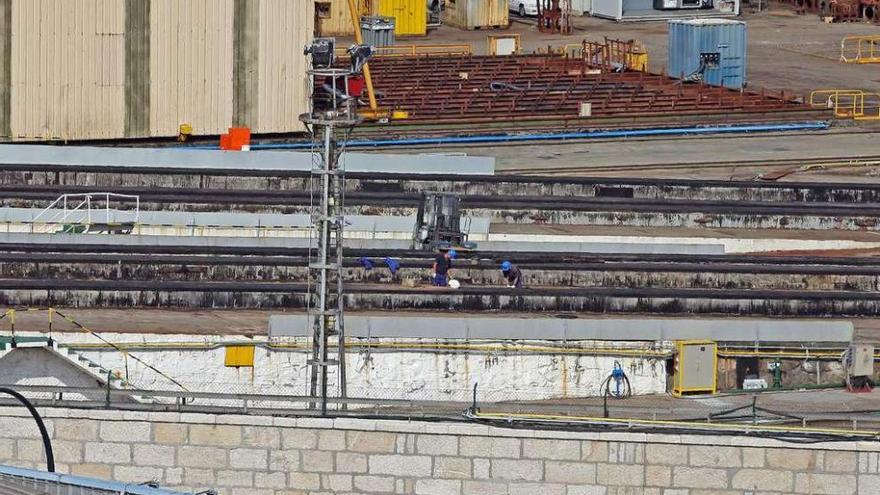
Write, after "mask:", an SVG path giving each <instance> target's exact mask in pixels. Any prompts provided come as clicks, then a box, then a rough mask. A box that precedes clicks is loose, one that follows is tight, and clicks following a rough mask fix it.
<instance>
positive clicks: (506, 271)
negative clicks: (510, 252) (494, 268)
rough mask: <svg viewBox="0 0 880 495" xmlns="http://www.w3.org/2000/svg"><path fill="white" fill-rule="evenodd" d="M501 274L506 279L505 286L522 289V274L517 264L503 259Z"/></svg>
mask: <svg viewBox="0 0 880 495" xmlns="http://www.w3.org/2000/svg"><path fill="white" fill-rule="evenodd" d="M501 274H502V275H504V278H505V279H507V287H509V288H511V289H522V286H523V275H522V272H521V271H520V269H519V267H518V266H516V265H514V264H513V263H511V262H509V261H503V262H502V263H501Z"/></svg>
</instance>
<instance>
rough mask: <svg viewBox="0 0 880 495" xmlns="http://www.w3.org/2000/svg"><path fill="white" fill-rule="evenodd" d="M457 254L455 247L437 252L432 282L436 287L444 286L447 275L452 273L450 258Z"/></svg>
mask: <svg viewBox="0 0 880 495" xmlns="http://www.w3.org/2000/svg"><path fill="white" fill-rule="evenodd" d="M457 256H458V253H456V252H455V249H450V250H449V251H447V252H445V253H438V254H437V257H436V258H434V277H433V279H432V282H433V283H434V285H436V286H438V287H446V284H447V283H448V280H449V277H450V276H451V274H452V260H454V259H455V258H456V257H457Z"/></svg>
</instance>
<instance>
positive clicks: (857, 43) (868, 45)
mask: <svg viewBox="0 0 880 495" xmlns="http://www.w3.org/2000/svg"><path fill="white" fill-rule="evenodd" d="M840 61H841V62H844V63H847V64H877V63H880V35H872V36H847V37H846V38H843V39H842V40H840Z"/></svg>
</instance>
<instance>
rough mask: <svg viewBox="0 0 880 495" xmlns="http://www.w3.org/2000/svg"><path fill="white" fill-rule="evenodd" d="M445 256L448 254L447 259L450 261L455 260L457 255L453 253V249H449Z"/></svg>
mask: <svg viewBox="0 0 880 495" xmlns="http://www.w3.org/2000/svg"><path fill="white" fill-rule="evenodd" d="M446 254H448V255H449V257H450V258H452V259H455V258H457V257H458V253H456V252H455V249H450V250H449V252H448V253H446Z"/></svg>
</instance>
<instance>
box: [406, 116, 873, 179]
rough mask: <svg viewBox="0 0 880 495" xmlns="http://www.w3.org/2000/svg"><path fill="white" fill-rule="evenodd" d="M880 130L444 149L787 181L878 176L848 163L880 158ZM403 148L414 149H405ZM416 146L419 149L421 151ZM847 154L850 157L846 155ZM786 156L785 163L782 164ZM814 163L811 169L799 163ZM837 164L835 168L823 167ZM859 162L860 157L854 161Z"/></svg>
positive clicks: (604, 168) (538, 165) (595, 170)
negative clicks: (768, 175)
mask: <svg viewBox="0 0 880 495" xmlns="http://www.w3.org/2000/svg"><path fill="white" fill-rule="evenodd" d="M878 140H880V134H878V133H876V132H853V129H837V130H834V131H833V132H809V133H795V134H777V135H767V134H758V135H751V136H744V135H743V136H735V137H732V136H728V137H721V136H704V137H681V138H663V139H628V140H614V141H590V142H580V143H565V142H560V143H554V144H553V145H552V146H548V145H547V144H541V145H539V146H535V145H502V146H470V147H462V146H458V147H456V146H439V147H436V148H432V149H437V150H439V151H443V152H458V153H469V154H473V155H485V156H492V157H494V158H495V159H496V160H497V164H496V173H497V174H528V175H542V174H560V175H580V176H596V177H653V178H673V177H675V178H692V179H753V178H755V177H758V176H760V175H762V174H766V173H768V172H779V173H781V172H787V174H786V175H784V177H782V178H781V179H778V180H781V181H807V180H809V181H818V182H824V181H844V182H855V181H865V182H874V181H876V178H875V177H873V176H872V175H865V174H866V173H867V172H872V171H875V170H876V166H875V167H861V166H847V161H848V160H854V161H857V160H862V161H876V160H877V158H878V155H880V153H878V152H877V142H878ZM400 151H401V152H406V150H405V149H401V150H400ZM412 152H418V150H413V151H412ZM841 158H845V159H847V160H841ZM779 160H785V163H782V164H775V165H774V162H777V161H779ZM800 162H808V163H810V164H813V165H814V166H813V167H811V168H810V169H809V170H800V171H798V170H797V169H798V168H799V167H800V166H801V165H802V164H803V163H800ZM822 162H828V163H833V164H834V165H835V168H834V169H833V170H827V169H822V168H821V167H817V166H815V165H816V164H820V163H822ZM854 165H855V164H854Z"/></svg>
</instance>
